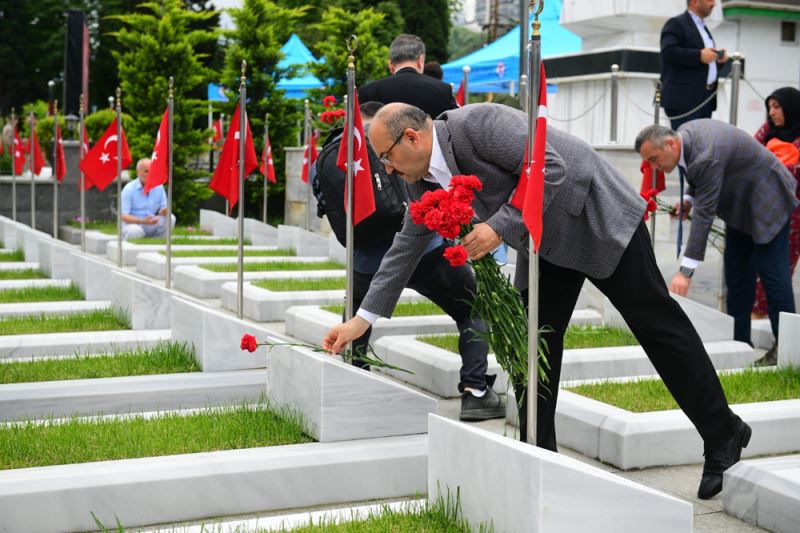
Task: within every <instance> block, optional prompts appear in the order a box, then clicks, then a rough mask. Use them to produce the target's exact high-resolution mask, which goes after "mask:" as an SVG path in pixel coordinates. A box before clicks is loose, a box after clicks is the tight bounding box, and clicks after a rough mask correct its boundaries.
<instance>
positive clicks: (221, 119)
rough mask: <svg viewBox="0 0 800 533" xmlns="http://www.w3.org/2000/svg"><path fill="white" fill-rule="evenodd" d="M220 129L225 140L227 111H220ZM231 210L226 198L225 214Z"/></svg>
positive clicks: (227, 214)
mask: <svg viewBox="0 0 800 533" xmlns="http://www.w3.org/2000/svg"><path fill="white" fill-rule="evenodd" d="M219 130H220V131H221V132H222V133H221V135H222V139H223V141H224V139H225V113H220V114H219ZM230 210H231V206H230V203H229V202H228V199H227V198H225V216H226V217H227V216H229V215H230V213H229V212H230Z"/></svg>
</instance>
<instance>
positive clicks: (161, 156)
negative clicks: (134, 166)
mask: <svg viewBox="0 0 800 533" xmlns="http://www.w3.org/2000/svg"><path fill="white" fill-rule="evenodd" d="M168 113H169V109H167V110H166V111H164V116H163V117H162V118H161V126H159V127H158V133H157V134H156V144H155V146H154V147H153V155H151V156H150V160H151V161H152V163H151V164H150V173H149V174H148V175H147V181H146V182H145V183H144V193H145V194H147V193H149V192H150V189H154V188H155V187H158V186H159V185H164V184H165V183H166V182H167V179H169V116H168Z"/></svg>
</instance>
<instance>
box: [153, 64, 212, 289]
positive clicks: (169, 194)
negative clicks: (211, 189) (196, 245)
mask: <svg viewBox="0 0 800 533" xmlns="http://www.w3.org/2000/svg"><path fill="white" fill-rule="evenodd" d="M173 81H174V80H173V78H172V76H170V77H169V99H168V100H167V102H168V103H167V124H168V126H167V127H168V130H167V133H168V138H167V154H169V155H168V156H167V157H168V159H167V217H166V220H165V221H164V222H165V223H166V224H167V273H166V286H167V288H168V289H169V288H171V285H172V116H173V111H174V100H173V93H172V84H173ZM209 105H210V104H209Z"/></svg>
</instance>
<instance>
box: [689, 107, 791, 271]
mask: <svg viewBox="0 0 800 533" xmlns="http://www.w3.org/2000/svg"><path fill="white" fill-rule="evenodd" d="M678 133H680V135H681V139H682V141H683V158H684V161H685V162H686V180H687V181H688V183H689V187H688V188H687V191H686V192H687V194H690V195H692V196H694V208H693V212H694V214H693V215H692V229H691V232H690V233H689V240H688V242H687V244H686V250H685V252H684V254H685V255H686V257H691V258H692V259H697V260H700V261H702V260H703V259H704V257H705V253H706V242H707V238H708V232H709V230H710V229H711V223H712V222H713V221H714V217H715V216H719V217H720V218H721V219H722V220H724V221H725V224H727V225H728V227H731V228H733V229H736V230H739V231H741V232H743V233H747V234H748V235H751V236H752V237H753V241H754V242H756V243H758V244H765V243H768V242H769V241H771V240H772V239H774V238H775V235H777V234H778V232H779V231H780V230H781V228H783V226H784V225H785V224H786V222H787V221H788V220H789V216H790V215H791V213H792V211H793V210H794V209H795V207H797V205H798V201H797V199H796V198H795V195H794V191H795V187H796V186H797V183H796V181H795V179H794V177H793V176H792V174H791V173H790V172H789V171H788V170H787V169H786V167H785V166H784V165H783V164H782V163H781V162H780V161H779V160H778V158H777V157H775V156H774V155H773V154H772V152H770V151H769V150H767V149H766V148H765V147H764V146H763V145H761V144H760V143H759V142H758V141H756V140H755V138H753V136H752V135H749V134H748V133H746V132H744V131H742V130H740V129H739V128H737V127H735V126H731V125H730V124H726V123H724V122H719V121H717V120H711V119H699V120H692V121H691V122H687V123H685V124H683V125H682V126H681V127H679V128H678Z"/></svg>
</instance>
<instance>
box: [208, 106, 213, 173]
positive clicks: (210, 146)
mask: <svg viewBox="0 0 800 533" xmlns="http://www.w3.org/2000/svg"><path fill="white" fill-rule="evenodd" d="M208 129H210V130H213V129H214V111H213V110H212V109H211V102H209V103H208ZM208 171H209V172H214V134H211V137H209V138H208Z"/></svg>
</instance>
